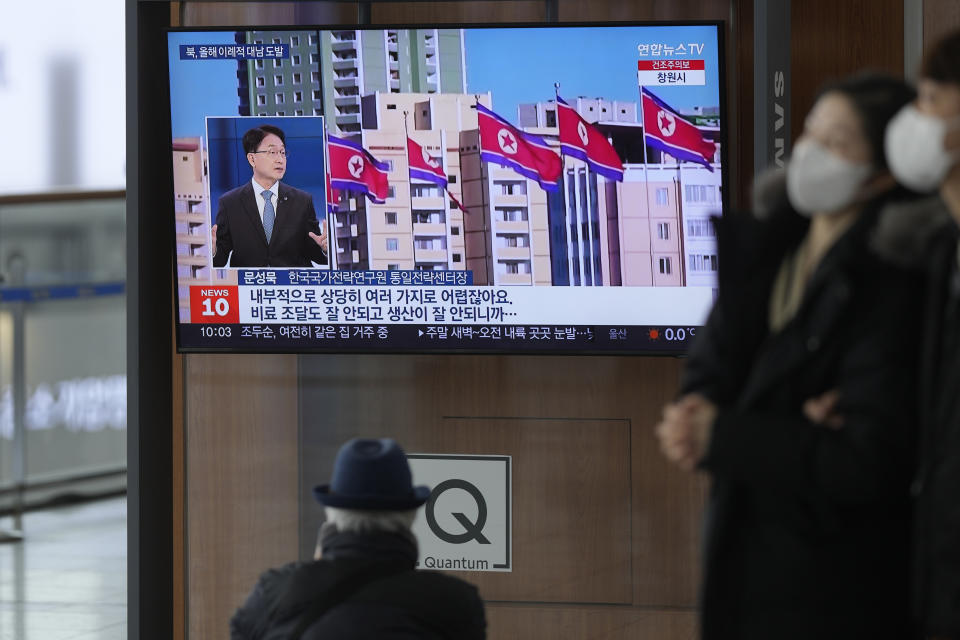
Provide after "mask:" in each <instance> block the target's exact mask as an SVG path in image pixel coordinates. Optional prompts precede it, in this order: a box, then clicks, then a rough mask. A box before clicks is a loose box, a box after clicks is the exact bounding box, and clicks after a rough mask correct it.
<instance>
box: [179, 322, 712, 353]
mask: <svg viewBox="0 0 960 640" xmlns="http://www.w3.org/2000/svg"><path fill="white" fill-rule="evenodd" d="M696 332H697V327H688V326H685V327H676V326H670V327H665V326H628V327H625V326H613V325H598V326H585V325H529V326H528V325H497V326H492V325H455V326H451V325H323V324H318V325H303V324H288V325H284V324H281V325H276V324H205V325H199V324H182V325H180V346H181V348H183V349H196V350H205V349H210V350H219V349H224V350H237V351H262V352H277V351H295V352H311V351H314V352H324V351H370V352H386V351H410V352H420V351H434V350H436V351H445V350H461V349H462V350H470V351H511V352H524V351H527V352H545V351H550V352H562V351H608V352H633V351H635V352H648V353H649V352H653V353H665V354H668V353H674V354H675V353H683V352H685V351H686V349H687V348H688V347H689V345H690V342H691V341H692V340H693V339H694V338H695V337H696Z"/></svg>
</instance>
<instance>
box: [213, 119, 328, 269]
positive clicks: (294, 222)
mask: <svg viewBox="0 0 960 640" xmlns="http://www.w3.org/2000/svg"><path fill="white" fill-rule="evenodd" d="M243 150H244V151H245V152H246V156H247V162H248V163H249V164H250V168H251V170H252V171H253V177H252V178H251V180H250V181H249V182H246V183H244V184H242V185H240V186H239V187H237V188H235V189H232V190H230V191H228V192H227V193H225V194H223V195H222V196H221V197H220V200H219V202H218V203H217V219H216V224H214V225H213V226H212V227H211V228H210V231H211V235H212V240H213V266H215V267H223V266H225V265H226V264H227V261H228V260H229V261H230V266H231V267H310V266H312V264H311V263H312V262H316V263H317V264H326V263H327V221H326V220H324V221H323V225H320V223H318V222H317V212H316V210H315V209H314V206H313V196H311V195H310V194H309V193H307V192H306V191H301V190H300V189H296V188H294V187H291V186H290V185H287V184H283V183H281V182H280V179H281V178H283V176H284V174H285V173H286V171H287V149H286V137H285V135H284V133H283V130H281V129H280V128H278V127H274V126H272V125H268V124H265V125H262V126H259V127H254V128H253V129H250V130H249V131H247V132H246V133H244V134H243Z"/></svg>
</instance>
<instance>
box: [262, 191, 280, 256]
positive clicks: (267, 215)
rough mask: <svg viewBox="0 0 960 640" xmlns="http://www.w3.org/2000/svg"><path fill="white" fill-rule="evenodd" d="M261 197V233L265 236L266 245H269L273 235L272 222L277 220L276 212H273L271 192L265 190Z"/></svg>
mask: <svg viewBox="0 0 960 640" xmlns="http://www.w3.org/2000/svg"><path fill="white" fill-rule="evenodd" d="M260 195H262V196H263V231H264V233H266V234H267V244H270V236H272V235H273V221H274V220H276V219H277V212H276V211H274V210H273V200H272V199H271V197H272V196H273V192H272V191H270V189H265V190H264V191H263V193H262V194H260Z"/></svg>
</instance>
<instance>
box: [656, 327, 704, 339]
mask: <svg viewBox="0 0 960 640" xmlns="http://www.w3.org/2000/svg"><path fill="white" fill-rule="evenodd" d="M696 334H697V328H696V327H676V328H674V327H667V328H666V329H664V330H663V337H664V339H665V340H667V342H683V341H685V340H687V339H688V338H693V337H694V336H695V335H696Z"/></svg>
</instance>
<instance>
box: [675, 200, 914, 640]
mask: <svg viewBox="0 0 960 640" xmlns="http://www.w3.org/2000/svg"><path fill="white" fill-rule="evenodd" d="M885 204H886V203H885V202H884V201H877V202H873V203H871V204H869V205H868V206H867V207H866V210H865V211H864V212H863V213H862V214H861V216H860V217H859V219H858V220H857V221H856V222H855V223H854V224H853V226H852V227H851V228H850V229H848V230H847V231H846V233H845V234H844V235H843V236H842V237H841V238H840V239H839V240H838V241H837V242H836V244H835V245H834V246H833V247H832V248H831V249H830V251H829V252H828V253H827V254H826V255H825V256H824V258H823V259H822V261H821V263H820V264H819V266H818V268H817V270H816V271H815V273H814V274H813V276H812V277H811V280H810V282H809V284H808V286H807V289H806V291H805V294H804V297H803V300H802V302H801V305H800V308H799V310H798V312H797V314H796V315H795V317H794V318H793V319H792V320H791V321H790V322H789V323H788V324H787V325H786V326H785V327H784V328H783V329H782V330H781V331H779V332H777V333H771V331H770V330H769V328H768V327H769V322H768V318H769V301H770V293H771V289H772V286H773V281H774V278H775V275H776V273H777V270H778V268H779V266H780V264H781V263H782V262H783V260H784V258H785V257H786V256H787V255H789V253H790V252H792V251H793V250H794V248H795V247H797V245H798V244H799V242H800V241H801V239H802V238H803V236H804V234H805V233H806V229H807V228H808V225H809V221H808V220H805V219H803V218H801V217H800V216H798V215H797V214H796V213H794V212H793V211H792V210H790V209H789V207H788V206H784V205H780V206H778V207H776V208H775V209H774V211H773V214H772V216H771V217H770V218H769V219H767V220H762V221H761V220H756V219H754V218H750V217H746V216H740V217H734V216H728V217H726V218H724V219H722V220H719V221H718V248H719V259H720V272H719V295H718V299H717V302H716V304H715V306H714V309H713V310H712V312H711V315H710V317H709V320H708V322H707V324H706V326H705V327H704V328H703V329H702V330H701V331H700V335H699V336H698V339H697V341H696V343H695V345H694V347H693V348H692V350H691V354H690V358H689V362H688V365H687V367H686V372H685V376H684V380H683V384H682V389H683V391H684V392H687V393H689V392H699V393H702V394H704V395H706V396H708V397H709V398H710V399H711V400H712V401H713V402H714V403H716V404H717V405H718V407H719V414H718V417H717V420H716V423H715V425H714V430H713V435H712V439H711V442H710V444H709V448H708V451H707V453H706V455H705V457H704V459H703V460H702V461H701V467H702V468H703V469H705V470H706V471H708V472H709V473H710V475H711V476H712V480H713V487H712V492H711V498H710V501H709V506H708V511H707V516H706V522H705V549H704V563H705V566H704V581H703V588H702V593H701V606H702V617H701V626H702V637H703V638H704V639H705V640H716V639H718V638H738V639H754V638H755V639H763V640H767V639H769V638H777V639H778V640H788V639H792V638H796V639H797V640H801V639H802V640H809V639H811V638H817V640H829V639H831V638H837V639H838V640H839V639H841V638H843V639H845V640H846V639H849V638H871V640H878V639H884V638H890V639H891V640H894V639H902V638H905V637H907V635H908V634H909V632H910V615H909V594H908V590H907V589H908V583H909V567H908V559H909V528H910V522H909V519H910V503H909V487H910V483H911V478H912V475H913V470H914V466H915V465H914V460H915V454H914V451H915V439H916V425H915V419H914V415H915V410H916V408H915V389H916V361H917V356H916V353H917V322H918V311H919V305H920V295H921V290H922V286H921V282H922V279H921V277H920V275H919V273H917V272H916V271H911V270H908V269H903V268H899V267H896V266H894V265H892V264H891V263H890V262H889V261H888V260H887V259H886V258H885V257H884V256H883V255H882V254H883V251H882V250H880V249H878V245H879V244H882V243H878V241H877V237H876V229H877V228H878V222H879V221H880V220H881V218H882V213H881V210H882V209H883V208H884V206H885ZM833 389H837V390H839V392H840V394H841V399H840V403H839V406H838V411H839V413H840V414H842V415H843V416H844V420H845V422H844V425H843V427H842V428H840V429H831V428H828V427H825V426H819V425H816V424H813V423H811V422H809V421H808V420H807V419H806V418H805V417H804V415H803V412H802V405H803V403H804V401H805V400H807V399H809V398H811V397H815V396H818V395H820V394H822V393H824V392H826V391H829V390H833Z"/></svg>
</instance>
